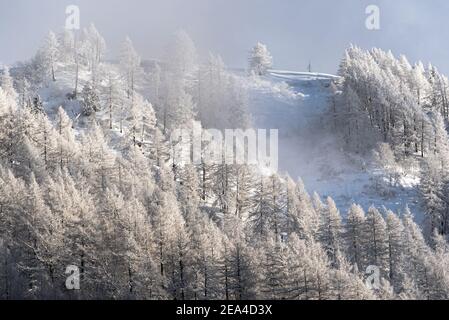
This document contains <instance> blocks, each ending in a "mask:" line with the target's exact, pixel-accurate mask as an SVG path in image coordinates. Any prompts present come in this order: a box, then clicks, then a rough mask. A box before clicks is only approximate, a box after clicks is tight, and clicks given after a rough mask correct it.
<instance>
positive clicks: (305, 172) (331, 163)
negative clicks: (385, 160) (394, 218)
mask: <svg viewBox="0 0 449 320" xmlns="http://www.w3.org/2000/svg"><path fill="white" fill-rule="evenodd" d="M336 79H338V77H337V76H334V75H328V74H321V73H307V72H292V71H279V70H272V71H270V72H269V74H268V75H267V76H265V77H263V78H262V79H259V80H254V79H250V82H252V84H251V85H249V88H250V99H251V103H250V111H251V114H252V119H253V125H254V127H255V128H256V129H278V130H279V166H280V170H281V171H282V172H285V173H288V174H289V175H290V176H291V177H292V178H293V179H294V180H296V179H298V178H301V179H303V181H304V183H305V186H306V188H307V189H308V190H309V192H314V191H316V192H318V193H319V194H320V195H321V196H322V197H327V196H331V197H332V198H333V199H334V200H335V201H336V203H337V205H338V207H339V209H340V210H342V213H343V214H345V213H346V210H347V209H348V208H349V206H350V205H351V204H352V203H354V202H355V203H358V204H360V205H362V206H363V207H364V208H365V209H368V207H370V206H371V205H375V206H376V207H379V208H382V207H386V208H387V209H390V210H394V211H396V212H398V211H402V210H403V209H404V208H405V207H406V206H407V205H408V206H409V207H410V209H411V210H412V212H413V213H415V215H416V218H417V220H418V221H420V220H421V219H422V213H421V212H420V207H419V203H418V193H417V190H416V186H417V185H418V183H419V179H417V178H416V177H415V176H411V175H409V176H405V177H403V178H402V179H401V181H400V185H399V186H396V187H392V188H391V189H390V190H389V191H390V192H389V193H390V194H389V195H384V194H382V193H381V192H379V191H378V190H377V189H376V188H374V186H375V181H376V177H377V176H378V175H379V174H380V172H379V171H380V170H378V169H376V168H374V167H373V165H372V164H371V163H370V160H369V159H364V158H361V157H356V156H354V155H350V154H348V153H347V152H345V151H343V149H342V148H341V147H340V146H339V142H338V139H337V138H336V137H335V136H333V134H332V133H331V130H330V128H327V127H326V125H325V122H324V113H325V112H326V111H327V109H328V108H329V106H330V102H331V101H332V100H331V99H332V92H331V89H330V84H331V82H332V81H333V80H336Z"/></svg>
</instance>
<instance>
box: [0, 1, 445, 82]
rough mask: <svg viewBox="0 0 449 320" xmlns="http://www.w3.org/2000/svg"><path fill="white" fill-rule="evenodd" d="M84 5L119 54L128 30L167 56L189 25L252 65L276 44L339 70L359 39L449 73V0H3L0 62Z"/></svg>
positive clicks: (283, 65) (277, 51)
mask: <svg viewBox="0 0 449 320" xmlns="http://www.w3.org/2000/svg"><path fill="white" fill-rule="evenodd" d="M71 4H74V5H78V6H79V8H80V10H81V25H82V27H85V26H87V25H88V24H89V23H90V22H93V23H94V24H95V25H96V27H97V29H98V30H99V31H100V32H101V33H102V34H103V36H104V37H105V39H106V41H107V43H108V55H109V57H114V56H115V55H116V53H117V48H118V46H119V44H120V42H121V41H122V40H123V38H124V37H125V36H126V35H129V36H130V37H131V39H132V40H133V42H134V44H135V46H136V48H137V49H138V50H139V52H140V54H141V55H142V57H143V58H147V59H151V58H156V59H163V55H164V54H163V53H164V47H165V44H166V42H167V40H168V38H169V36H170V35H171V34H172V33H173V32H174V31H176V30H177V29H180V28H182V29H185V30H186V31H187V32H188V33H189V34H190V35H191V37H192V38H193V39H194V41H195V43H196V45H197V47H198V50H199V52H200V55H202V56H205V55H206V54H207V53H208V51H212V52H214V53H218V54H220V55H221V56H222V57H223V60H224V61H225V63H226V64H227V65H228V66H231V67H244V66H245V65H246V59H247V58H246V57H247V52H248V50H249V48H250V47H251V46H252V45H254V43H256V42H257V41H261V42H263V43H265V44H267V45H268V47H269V49H270V51H271V52H272V55H273V57H274V63H275V67H276V68H279V69H293V70H305V69H306V67H307V65H308V64H309V61H311V63H312V69H313V70H315V71H320V72H336V70H337V68H338V63H339V60H340V59H341V57H342V54H343V51H344V49H345V48H346V47H347V46H348V45H349V44H350V43H354V44H357V45H359V46H362V47H363V48H371V47H374V46H375V47H381V48H383V49H391V50H392V51H393V52H394V53H395V54H401V53H403V54H406V55H407V56H408V57H409V59H410V60H411V61H416V60H422V61H424V62H425V63H427V62H429V61H431V62H432V63H433V64H435V65H436V66H438V67H439V68H440V69H441V70H442V71H443V72H444V73H446V74H448V73H449V59H447V52H448V49H449V42H448V41H447V34H448V33H449V21H448V19H447V18H446V15H447V13H448V12H449V2H448V1H446V0H433V1H426V2H424V1H420V0H396V1H389V0H383V1H374V0H369V1H360V0H339V1H331V0H314V1H305V0H263V1H261V0H244V1H242V0H188V1H186V0H164V1H154V0H127V1H123V0H89V1H87V0H79V1H76V0H70V1H67V0H39V1H34V0H15V1H11V0H0V62H3V63H13V62H15V61H18V60H23V59H27V58H30V57H31V56H32V55H33V53H34V52H35V50H36V49H37V48H38V46H39V43H40V42H41V40H42V39H43V38H44V37H45V35H46V33H47V32H48V31H49V30H50V29H52V30H54V31H59V30H62V28H63V27H64V24H65V19H66V15H65V8H66V6H67V5H71ZM369 4H376V5H378V6H379V8H380V26H381V29H380V30H376V31H370V30H368V29H367V28H366V27H365V20H366V18H367V15H366V14H365V8H366V7H367V6H368V5H369Z"/></svg>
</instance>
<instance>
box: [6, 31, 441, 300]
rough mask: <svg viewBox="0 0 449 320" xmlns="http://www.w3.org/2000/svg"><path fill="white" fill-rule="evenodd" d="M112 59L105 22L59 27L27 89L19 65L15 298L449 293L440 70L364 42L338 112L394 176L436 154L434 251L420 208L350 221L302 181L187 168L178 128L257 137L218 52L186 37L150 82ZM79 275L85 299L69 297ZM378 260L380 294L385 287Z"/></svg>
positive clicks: (128, 45)
mask: <svg viewBox="0 0 449 320" xmlns="http://www.w3.org/2000/svg"><path fill="white" fill-rule="evenodd" d="M105 48H106V43H105V41H104V39H103V38H102V36H101V35H100V33H99V32H98V30H97V29H96V28H95V27H94V26H93V25H92V26H90V27H89V28H87V29H85V30H84V31H83V32H81V33H78V34H72V33H71V32H69V31H65V32H64V33H62V34H59V35H55V34H52V33H50V35H49V37H48V38H47V39H46V40H45V42H44V45H43V49H42V50H39V52H38V54H37V55H36V56H35V57H34V58H33V59H32V60H31V61H29V62H25V63H22V64H19V65H17V66H16V67H15V68H14V77H12V76H11V75H10V73H9V71H8V69H4V70H3V71H2V75H1V77H0V265H1V267H0V298H1V299H177V300H213V299H225V300H246V299H305V300H309V299H310V300H325V299H447V298H448V295H449V278H448V275H447V272H445V268H446V266H447V263H449V254H448V252H449V249H448V244H447V242H446V240H445V238H444V235H446V229H445V228H446V225H445V224H444V223H445V221H446V220H445V216H444V215H443V213H444V212H446V211H444V208H445V207H444V206H445V203H446V202H445V200H444V198H443V195H444V192H443V190H444V188H445V182H444V179H443V178H442V179H441V182H439V181H440V180H438V179H431V178H430V177H443V176H441V175H440V173H441V172H443V171H441V170H444V168H445V165H446V162H445V157H446V147H447V143H448V142H447V133H446V131H445V128H444V119H447V117H448V112H447V110H446V109H447V106H446V102H445V101H446V97H445V96H444V97H443V95H442V93H443V92H444V90H445V83H446V80H445V78H444V77H443V76H440V75H438V73H437V71H436V69H435V68H433V67H432V69H431V70H432V71H425V70H424V69H421V67H419V66H417V67H416V68H418V69H419V70H421V71H419V72H417V71H415V69H414V68H412V67H410V66H409V65H408V64H406V63H405V59H402V60H400V61H402V64H400V63H399V62H397V60H395V59H393V58H392V57H391V55H389V54H385V53H382V52H380V51H377V50H376V51H374V52H373V53H363V52H362V51H361V50H359V49H356V48H351V49H350V50H349V51H348V53H347V56H346V58H345V60H344V61H343V63H342V70H341V75H342V76H343V78H344V82H343V87H342V93H341V95H340V97H339V99H340V100H339V103H341V105H339V107H338V109H335V121H336V123H337V124H338V128H340V130H341V132H342V136H343V137H344V139H345V141H346V142H347V145H348V148H349V147H350V148H354V150H355V151H357V152H364V151H367V150H368V148H370V147H371V146H372V147H374V146H375V145H376V144H377V143H378V142H384V143H388V144H389V147H390V148H391V149H390V151H391V152H387V151H385V150H388V148H387V147H386V146H384V148H383V149H382V148H381V149H380V150H381V154H380V155H379V162H381V163H384V164H386V165H387V164H389V163H391V161H392V157H394V158H395V160H400V159H406V158H407V157H411V156H413V155H415V156H420V157H423V158H424V159H426V160H423V161H425V163H426V164H427V166H428V167H427V168H428V169H427V170H428V174H427V177H428V181H427V182H424V183H423V194H424V195H426V197H427V199H428V200H427V201H426V204H427V205H428V206H429V210H428V212H429V218H430V221H432V223H433V225H432V226H437V232H435V233H433V230H432V233H431V234H429V239H431V245H430V244H429V242H428V241H426V238H425V237H424V235H423V233H422V232H421V229H420V227H419V226H418V225H417V224H416V223H415V222H414V220H413V217H412V214H411V213H410V212H409V211H408V210H405V212H402V213H399V212H398V213H393V212H391V211H388V210H385V209H382V210H379V209H378V208H375V207H371V208H370V209H369V210H368V211H367V212H365V210H364V209H363V208H362V207H360V206H358V205H356V204H354V205H353V206H351V208H348V214H347V215H346V218H343V216H342V214H341V212H340V211H339V209H338V208H337V206H336V204H335V202H334V200H333V199H331V198H327V199H322V198H321V197H320V196H319V195H318V194H314V195H310V194H309V193H308V192H307V190H306V186H304V184H303V183H302V181H297V182H295V181H293V180H292V179H291V178H290V177H288V176H284V175H280V174H273V175H270V176H267V175H263V174H262V173H261V172H260V170H258V168H257V167H254V166H249V165H229V164H226V163H225V162H223V163H220V164H214V165H210V164H206V163H201V165H197V166H194V165H185V166H177V165H174V163H173V161H172V160H173V159H171V153H172V148H173V146H172V145H171V142H170V140H169V136H170V132H171V131H172V130H174V129H177V128H180V127H183V126H187V127H188V126H191V123H192V121H193V120H197V121H200V123H201V125H202V126H203V127H205V128H217V129H225V128H242V129H245V128H247V127H249V126H250V121H249V115H248V111H247V92H246V91H245V89H244V86H243V85H242V84H241V83H240V81H242V80H241V79H239V78H238V77H236V76H235V75H234V74H232V73H231V72H230V71H228V69H227V68H226V66H225V65H224V63H223V61H222V59H221V58H220V57H219V56H216V55H213V54H211V55H210V56H209V58H208V59H207V61H206V62H204V63H200V62H199V61H198V57H197V54H196V50H195V45H194V43H193V41H192V40H191V39H190V37H189V36H188V35H187V33H185V32H183V31H180V32H177V33H176V34H175V35H174V36H173V38H172V39H171V42H170V44H169V45H168V46H167V57H168V58H167V61H165V62H155V63H154V64H153V66H152V68H150V69H149V70H148V69H145V68H144V67H143V64H142V63H141V58H140V57H139V54H138V53H137V51H136V50H135V48H134V46H133V44H132V41H131V39H129V38H127V39H126V40H125V41H124V42H123V45H122V49H121V53H120V62H119V63H118V64H114V63H107V62H105V61H104V60H103V59H104V52H105ZM264 48H265V47H264V46H263V45H258V47H257V48H256V49H255V51H254V55H253V57H254V61H256V62H257V63H255V64H254V68H255V69H254V70H253V71H255V72H256V73H257V74H260V75H261V74H263V73H264V72H265V71H266V70H267V68H269V67H271V56H270V55H269V54H268V52H267V51H266V48H265V49H264ZM380 65H382V67H380ZM367 67H369V68H372V70H371V69H369V70H370V72H368V73H367V72H366V68H367ZM382 70H385V71H382ZM429 70H430V69H429ZM426 75H428V76H431V78H430V79H431V80H428V81H427V80H426V79H427V78H426V77H425V76H426ZM368 76H370V77H372V78H370V79H366V83H365V81H364V78H362V77H368ZM395 79H396V82H395V81H393V80H395ZM398 79H407V82H404V83H403V84H401V83H402V82H398ZM368 80H369V81H368ZM387 80H388V81H387ZM373 81H378V82H373ZM387 84H388V85H393V84H394V85H395V87H394V89H389V87H386V86H387ZM418 84H419V86H418ZM61 88H62V89H61ZM401 88H402V89H401ZM387 89H388V90H387ZM52 90H53V91H52ZM401 90H402V91H401ZM49 91H50V93H49ZM390 93H391V94H392V95H391V96H390ZM57 94H59V96H57V97H55V96H56V95H57ZM41 95H42V96H41ZM61 97H62V98H61ZM54 101H58V102H61V106H59V105H58V106H57V107H56V108H55V109H54V110H53V108H50V106H51V105H52V103H53V102H54ZM406 102H407V103H406ZM393 106H394V108H393ZM66 109H67V110H66ZM68 110H70V112H68ZM411 111H413V112H411ZM362 138H366V139H367V140H366V141H364V140H363V141H361V140H360V139H362ZM364 148H366V150H364ZM382 150H383V151H382ZM203 151H204V150H203ZM437 182H438V183H437ZM443 222H444V223H443ZM443 226H444V228H443ZM438 228H440V229H438ZM432 229H433V228H432ZM70 265H74V266H77V267H78V268H79V270H80V282H81V290H79V291H68V290H67V289H66V288H65V282H66V278H67V275H66V274H65V271H66V268H67V266H70ZM373 265H375V266H378V267H379V268H380V271H381V286H379V287H378V288H376V289H374V290H371V289H370V288H369V287H367V286H366V285H365V278H364V277H365V270H366V269H367V268H368V267H369V266H373Z"/></svg>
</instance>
